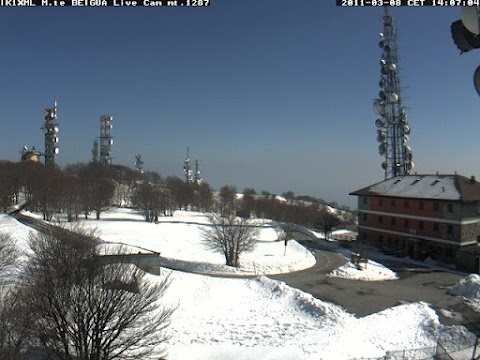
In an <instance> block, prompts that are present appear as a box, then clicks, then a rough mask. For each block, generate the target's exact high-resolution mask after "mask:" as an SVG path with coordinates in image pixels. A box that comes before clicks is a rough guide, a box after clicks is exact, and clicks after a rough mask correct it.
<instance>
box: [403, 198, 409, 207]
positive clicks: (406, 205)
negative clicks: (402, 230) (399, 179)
mask: <svg viewBox="0 0 480 360" xmlns="http://www.w3.org/2000/svg"><path fill="white" fill-rule="evenodd" d="M403 204H404V206H405V209H408V200H405V201H404V203H403Z"/></svg>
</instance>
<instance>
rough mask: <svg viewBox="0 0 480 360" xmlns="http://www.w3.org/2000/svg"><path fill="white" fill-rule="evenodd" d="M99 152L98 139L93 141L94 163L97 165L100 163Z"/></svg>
mask: <svg viewBox="0 0 480 360" xmlns="http://www.w3.org/2000/svg"><path fill="white" fill-rule="evenodd" d="M98 151H99V148H98V140H97V139H94V140H93V148H92V161H93V162H94V163H97V162H98Z"/></svg>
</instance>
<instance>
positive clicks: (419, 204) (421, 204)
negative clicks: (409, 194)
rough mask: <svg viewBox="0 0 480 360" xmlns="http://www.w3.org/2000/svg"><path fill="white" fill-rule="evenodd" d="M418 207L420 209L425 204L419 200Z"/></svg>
mask: <svg viewBox="0 0 480 360" xmlns="http://www.w3.org/2000/svg"><path fill="white" fill-rule="evenodd" d="M418 208H419V209H420V210H423V209H424V208H425V204H424V203H423V201H421V200H420V202H419V203H418Z"/></svg>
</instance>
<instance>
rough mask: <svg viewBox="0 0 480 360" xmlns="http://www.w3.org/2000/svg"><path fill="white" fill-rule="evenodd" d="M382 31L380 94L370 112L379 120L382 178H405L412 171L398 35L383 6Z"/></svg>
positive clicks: (378, 139)
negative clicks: (399, 62)
mask: <svg viewBox="0 0 480 360" xmlns="http://www.w3.org/2000/svg"><path fill="white" fill-rule="evenodd" d="M384 11H385V12H384V16H383V32H382V33H380V34H379V36H380V42H379V44H378V45H379V46H380V48H381V49H382V57H381V60H380V70H381V75H380V82H379V86H380V92H379V93H378V97H379V98H378V99H375V100H374V103H373V110H374V111H375V113H376V114H377V115H379V116H380V117H379V118H378V119H377V120H376V121H375V126H376V127H377V141H378V142H379V143H380V145H379V147H378V151H379V153H380V155H381V156H383V157H384V158H385V160H384V161H383V162H382V168H383V169H384V170H385V179H389V178H391V177H395V176H402V175H408V174H409V173H410V171H411V170H412V169H413V166H414V164H413V161H412V149H411V148H410V146H408V145H407V143H408V140H409V139H408V136H409V135H410V126H409V125H408V121H407V115H406V114H405V108H404V107H403V105H402V98H401V95H400V93H401V87H400V78H399V67H398V60H399V57H398V51H397V50H398V47H397V34H396V29H395V24H394V21H393V18H392V17H391V16H390V15H389V11H388V6H385V7H384Z"/></svg>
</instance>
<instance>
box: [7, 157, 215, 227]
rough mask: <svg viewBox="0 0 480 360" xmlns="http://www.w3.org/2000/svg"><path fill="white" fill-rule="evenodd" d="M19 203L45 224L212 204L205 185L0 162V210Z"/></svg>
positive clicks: (125, 171) (120, 170) (94, 167)
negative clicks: (117, 211)
mask: <svg viewBox="0 0 480 360" xmlns="http://www.w3.org/2000/svg"><path fill="white" fill-rule="evenodd" d="M22 202H25V204H26V206H27V208H28V209H30V210H33V211H37V212H41V213H43V217H44V219H45V220H49V221H50V220H51V219H52V217H53V215H54V214H58V213H64V214H66V215H67V218H68V221H74V220H78V218H79V216H80V215H83V216H85V218H86V217H87V216H88V215H89V214H90V213H91V212H95V213H96V218H97V219H100V216H101V213H102V212H103V211H104V210H105V209H107V208H108V206H111V205H112V204H114V205H117V206H135V207H138V208H139V209H142V210H143V211H144V213H145V219H146V220H147V221H152V220H154V219H153V218H152V215H153V216H154V217H156V216H159V215H161V214H163V215H171V214H172V213H173V211H174V210H177V209H195V210H199V211H208V210H210V209H211V207H212V204H213V191H212V189H211V187H210V185H209V184H207V183H202V184H187V183H185V182H184V181H183V180H181V179H180V178H178V177H167V178H166V179H162V178H161V177H160V175H159V174H158V173H156V172H146V173H139V172H136V171H134V170H131V169H129V168H128V167H125V166H120V165H112V166H104V165H102V164H99V163H89V164H82V163H80V164H74V165H68V166H66V167H65V169H64V170H63V171H62V170H60V169H57V168H47V167H44V166H43V165H41V164H34V163H11V162H6V161H5V162H0V210H1V211H3V212H7V211H8V210H9V209H11V207H12V206H14V205H16V204H20V203H22ZM154 214H155V215H154Z"/></svg>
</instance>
